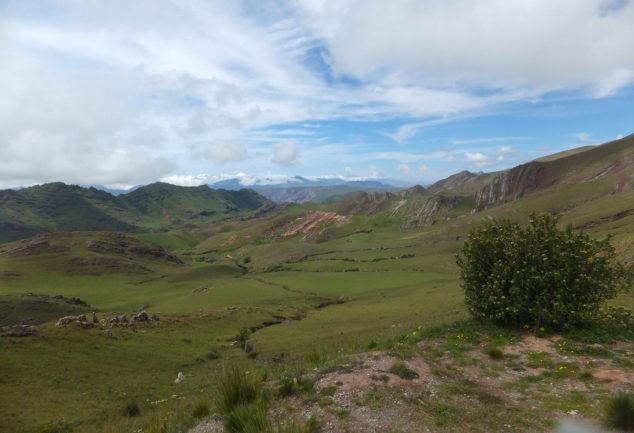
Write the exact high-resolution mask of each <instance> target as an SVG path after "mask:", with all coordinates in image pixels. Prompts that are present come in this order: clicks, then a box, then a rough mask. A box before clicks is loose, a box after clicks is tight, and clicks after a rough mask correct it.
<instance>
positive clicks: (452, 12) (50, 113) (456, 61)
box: [0, 0, 634, 187]
mask: <svg viewBox="0 0 634 433" xmlns="http://www.w3.org/2000/svg"><path fill="white" fill-rule="evenodd" d="M633 3H634V2H633V1H627V0H559V1H557V2H553V1H550V0H532V1H530V2H526V1H523V0H522V1H521V0H505V1H501V0H500V1H497V0H446V1H443V2H436V1H431V0H398V1H397V0H394V1H384V0H363V1H361V0H271V1H264V2H263V1H231V2H226V1H214V0H204V1H203V0H189V1H185V0H182V1H181V0H155V1H152V4H151V6H150V5H149V3H148V2H146V1H141V0H125V1H124V0H108V1H80V0H66V1H64V0H58V1H48V0H44V1H28V0H20V1H17V0H16V1H12V0H5V1H3V2H0V61H1V62H2V65H3V68H1V69H0V83H2V84H1V86H2V87H0V90H2V93H3V95H2V96H3V97H2V100H0V131H2V134H0V187H14V186H23V185H30V184H36V183H42V182H50V181H65V182H69V183H80V184H100V185H107V186H112V187H126V186H131V185H137V184H143V183H149V182H153V181H157V180H165V181H169V182H172V183H176V184H182V185H196V184H200V183H205V182H211V181H213V180H217V179H222V178H227V177H232V176H235V175H237V174H241V175H242V176H243V177H245V178H246V177H247V176H260V177H263V176H292V175H302V176H340V177H347V178H390V179H398V180H401V181H403V182H406V183H411V184H413V183H429V182H432V181H434V180H437V179H440V178H443V177H446V176H448V175H450V174H452V173H455V172H457V171H460V170H464V169H467V170H471V171H494V170H500V169H504V168H508V167H511V166H514V165H517V164H519V163H522V162H526V161H528V160H531V159H534V158H536V157H538V156H541V155H545V154H549V153H554V152H558V151H561V150H565V149H569V148H572V147H578V146H584V145H589V144H598V143H603V142H606V141H610V140H613V139H615V138H618V137H621V136H624V135H628V134H631V133H632V132H634V127H633V125H634V45H633V44H632V41H634V4H633Z"/></svg>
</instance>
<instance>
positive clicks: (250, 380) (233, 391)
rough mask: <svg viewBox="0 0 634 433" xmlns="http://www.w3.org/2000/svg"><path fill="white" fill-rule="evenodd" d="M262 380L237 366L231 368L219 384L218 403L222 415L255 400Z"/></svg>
mask: <svg viewBox="0 0 634 433" xmlns="http://www.w3.org/2000/svg"><path fill="white" fill-rule="evenodd" d="M260 386H261V384H260V381H259V380H258V379H257V378H255V377H253V376H249V375H247V374H246V373H244V372H243V371H241V370H239V369H238V368H237V367H233V368H231V369H229V371H228V372H227V374H226V375H225V377H224V378H223V379H222V380H221V381H220V384H219V386H218V395H217V398H216V405H217V407H218V411H219V412H220V413H221V414H222V415H225V416H226V415H228V414H229V413H231V411H232V410H233V409H234V408H235V407H237V406H240V405H247V404H249V403H252V402H254V401H255V400H256V399H257V397H258V393H259V392H260Z"/></svg>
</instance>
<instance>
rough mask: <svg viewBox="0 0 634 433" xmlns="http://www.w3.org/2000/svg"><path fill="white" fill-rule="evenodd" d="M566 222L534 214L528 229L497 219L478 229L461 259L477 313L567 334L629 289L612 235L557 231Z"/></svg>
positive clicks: (507, 323)
mask: <svg viewBox="0 0 634 433" xmlns="http://www.w3.org/2000/svg"><path fill="white" fill-rule="evenodd" d="M558 220H559V218H558V217H557V216H553V215H550V214H540V215H536V214H533V215H531V218H530V222H529V224H528V225H526V226H521V225H519V224H517V223H515V222H512V221H509V220H499V221H492V222H489V223H487V224H484V225H483V226H481V227H480V228H477V229H475V230H473V231H472V232H471V233H470V235H469V237H468V239H467V240H466V241H465V243H464V246H463V248H462V252H461V253H460V254H459V255H458V258H457V264H458V266H459V267H460V275H461V278H462V287H463V289H464V292H465V300H466V303H467V306H468V308H469V311H470V312H471V314H472V315H473V316H474V317H475V318H478V319H487V320H491V321H493V322H495V323H498V324H501V325H505V326H525V327H526V326H528V327H531V328H533V329H540V328H546V329H550V330H556V329H564V328H569V327H571V326H574V325H577V324H579V323H581V322H585V321H587V320H588V319H590V318H591V317H593V316H594V315H596V314H597V313H598V311H599V306H600V305H601V303H603V302H604V301H606V300H608V299H611V298H613V297H615V296H616V294H617V293H618V291H619V290H622V289H625V288H627V287H629V286H630V284H631V281H632V272H631V270H630V269H626V268H625V267H624V266H623V265H621V264H619V263H617V262H615V252H614V248H613V247H612V246H611V245H610V242H609V238H608V239H603V240H595V239H592V238H590V236H588V235H586V234H584V233H579V232H573V230H572V227H570V226H568V227H567V228H566V229H565V230H560V229H558V228H557V222H558Z"/></svg>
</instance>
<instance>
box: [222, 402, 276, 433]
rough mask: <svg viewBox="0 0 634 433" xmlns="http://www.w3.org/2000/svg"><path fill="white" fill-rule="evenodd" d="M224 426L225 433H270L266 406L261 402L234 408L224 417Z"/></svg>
mask: <svg viewBox="0 0 634 433" xmlns="http://www.w3.org/2000/svg"><path fill="white" fill-rule="evenodd" d="M224 424H225V431H227V433H263V432H269V431H271V424H270V422H269V419H268V415H267V411H266V405H265V404H264V403H262V402H254V403H251V404H247V405H240V406H236V407H235V408H234V409H233V410H232V411H231V412H230V413H229V414H228V415H226V416H225V422H224Z"/></svg>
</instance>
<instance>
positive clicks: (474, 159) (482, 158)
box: [464, 152, 489, 167]
mask: <svg viewBox="0 0 634 433" xmlns="http://www.w3.org/2000/svg"><path fill="white" fill-rule="evenodd" d="M464 156H465V159H466V160H467V161H468V162H471V163H473V164H475V165H476V166H477V167H483V166H485V165H486V164H487V163H488V162H489V157H488V156H486V155H485V154H483V153H482V152H465V154H464Z"/></svg>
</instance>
